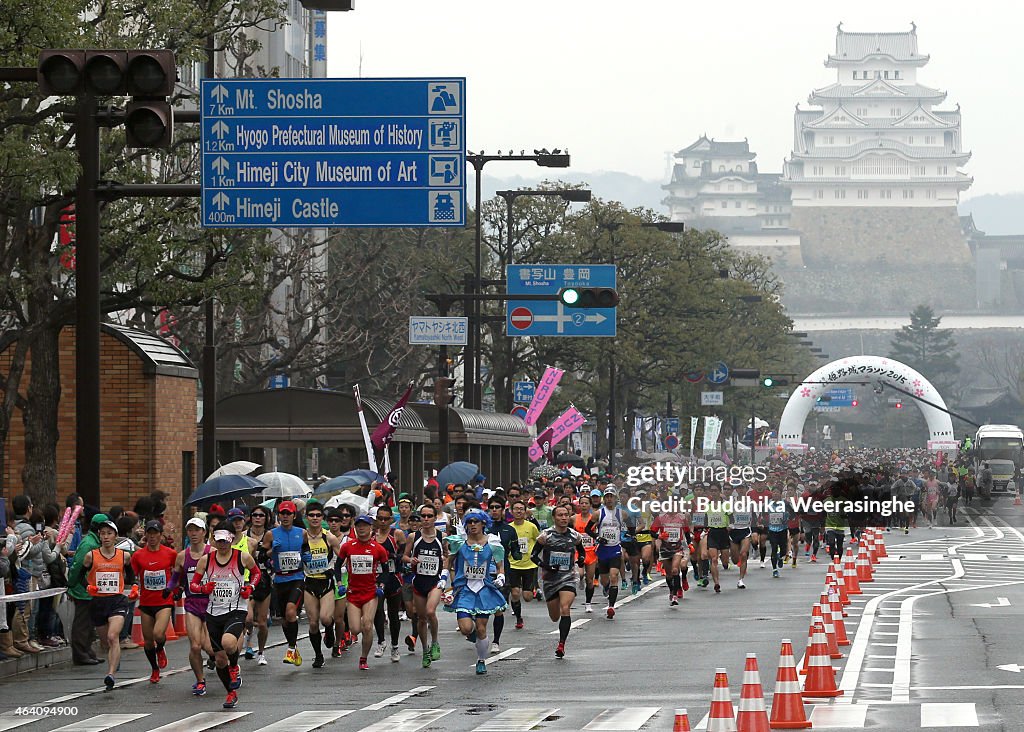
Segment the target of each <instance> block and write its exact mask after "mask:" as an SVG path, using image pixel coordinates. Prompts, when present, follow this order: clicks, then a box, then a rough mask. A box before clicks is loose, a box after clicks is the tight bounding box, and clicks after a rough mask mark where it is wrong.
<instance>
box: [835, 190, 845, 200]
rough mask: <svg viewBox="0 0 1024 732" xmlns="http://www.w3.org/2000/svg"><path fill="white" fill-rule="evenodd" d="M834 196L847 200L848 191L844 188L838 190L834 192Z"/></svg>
mask: <svg viewBox="0 0 1024 732" xmlns="http://www.w3.org/2000/svg"><path fill="white" fill-rule="evenodd" d="M832 194H833V195H834V196H835V197H836V198H846V190H845V189H843V188H836V189H835V190H834V191H832Z"/></svg>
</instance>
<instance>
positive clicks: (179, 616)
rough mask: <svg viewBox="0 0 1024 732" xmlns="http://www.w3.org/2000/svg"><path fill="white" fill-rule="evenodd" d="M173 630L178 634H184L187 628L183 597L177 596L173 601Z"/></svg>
mask: <svg viewBox="0 0 1024 732" xmlns="http://www.w3.org/2000/svg"><path fill="white" fill-rule="evenodd" d="M174 632H175V633H177V634H178V635H185V634H186V633H188V629H187V628H186V627H185V598H184V597H179V598H178V600H177V602H175V603H174Z"/></svg>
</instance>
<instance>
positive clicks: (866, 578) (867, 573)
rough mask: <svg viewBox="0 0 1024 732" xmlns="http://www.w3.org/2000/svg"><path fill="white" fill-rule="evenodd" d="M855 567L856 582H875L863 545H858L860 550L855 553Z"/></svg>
mask: <svg viewBox="0 0 1024 732" xmlns="http://www.w3.org/2000/svg"><path fill="white" fill-rule="evenodd" d="M856 567H857V581H858V582H874V581H875V578H874V576H873V574H872V572H871V561H870V560H869V559H868V552H867V549H866V548H865V547H864V545H863V544H861V545H860V550H859V551H858V552H857V563H856Z"/></svg>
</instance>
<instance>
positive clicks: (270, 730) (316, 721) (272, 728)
mask: <svg viewBox="0 0 1024 732" xmlns="http://www.w3.org/2000/svg"><path fill="white" fill-rule="evenodd" d="M354 711H355V710H354V709H332V710H330V711H309V712H299V713H297V714H293V715H292V716H290V717H287V718H285V719H282V720H279V721H277V722H274V723H273V724H271V725H268V726H266V727H260V732H312V730H314V729H319V728H320V727H323V726H324V725H328V724H330V723H331V722H334V721H336V720H338V719H341V718H342V717H345V716H347V715H349V714H351V713H352V712H354Z"/></svg>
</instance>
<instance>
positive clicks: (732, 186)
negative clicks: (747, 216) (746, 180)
mask: <svg viewBox="0 0 1024 732" xmlns="http://www.w3.org/2000/svg"><path fill="white" fill-rule="evenodd" d="M735 188H736V186H734V185H733V184H732V183H730V184H729V186H728V190H730V191H732V190H734V189H735Z"/></svg>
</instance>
